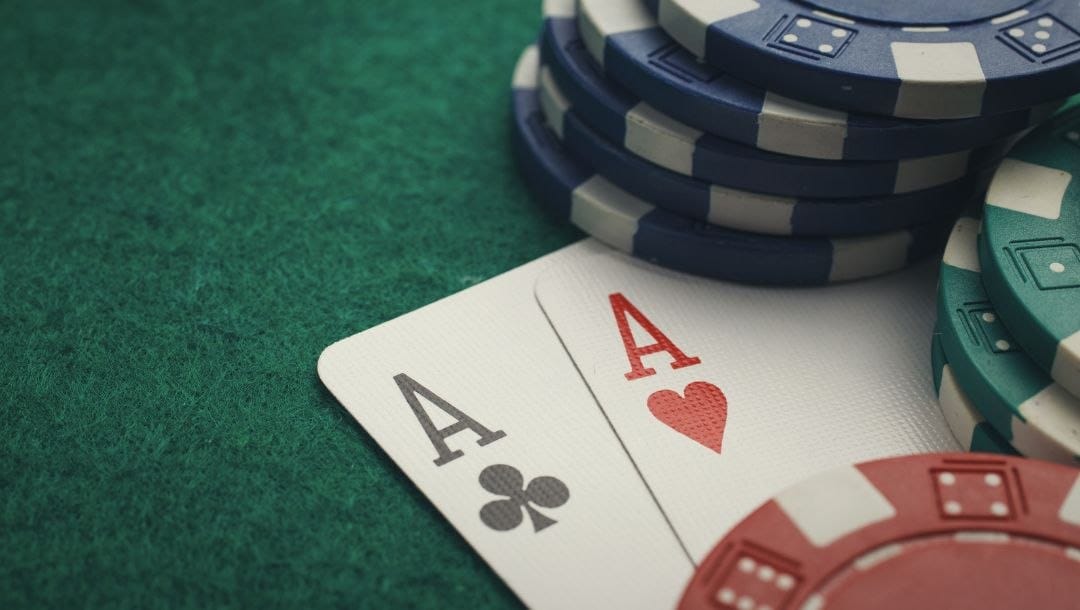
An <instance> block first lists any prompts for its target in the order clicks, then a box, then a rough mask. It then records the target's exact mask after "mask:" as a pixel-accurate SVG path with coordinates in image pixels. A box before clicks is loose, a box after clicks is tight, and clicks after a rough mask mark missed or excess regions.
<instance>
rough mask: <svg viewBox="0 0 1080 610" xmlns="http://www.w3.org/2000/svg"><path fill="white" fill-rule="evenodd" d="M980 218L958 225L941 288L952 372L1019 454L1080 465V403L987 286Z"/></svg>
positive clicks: (942, 320) (942, 319)
mask: <svg viewBox="0 0 1080 610" xmlns="http://www.w3.org/2000/svg"><path fill="white" fill-rule="evenodd" d="M979 224H980V223H979V220H978V219H977V218H973V217H970V216H965V217H961V218H960V219H959V220H957V221H956V225H955V226H954V227H953V231H952V234H951V235H950V236H949V241H948V244H947V245H946V248H945V256H944V259H943V260H942V263H941V279H940V282H939V286H938V322H937V324H938V331H939V332H940V336H941V343H942V347H943V348H944V353H945V357H946V359H947V361H948V363H949V367H950V368H951V369H952V371H953V372H954V374H955V375H956V379H957V382H958V383H959V385H960V386H962V387H963V388H964V390H965V393H966V394H967V396H968V397H969V398H970V399H971V402H972V404H974V405H975V408H976V409H977V410H978V411H979V413H981V414H982V416H983V417H985V418H986V420H987V421H988V422H990V425H992V426H993V427H994V429H995V430H997V431H998V433H999V434H1000V435H1001V436H1002V437H1004V438H1005V439H1006V440H1007V441H1008V442H1009V443H1010V444H1011V445H1012V446H1013V447H1015V448H1016V450H1017V451H1019V452H1020V453H1022V454H1024V455H1026V456H1028V457H1034V458H1040V459H1045V460H1050V461H1055V462H1060V463H1066V464H1080V458H1078V456H1080V399H1077V398H1076V397H1075V396H1073V395H1072V394H1070V393H1069V392H1068V391H1066V390H1065V389H1064V388H1062V387H1061V386H1060V385H1058V384H1057V383H1054V382H1053V380H1052V379H1050V377H1049V376H1048V375H1047V374H1046V373H1045V372H1043V370H1042V369H1040V368H1039V367H1038V366H1037V365H1036V364H1035V363H1034V362H1032V360H1031V358H1030V357H1028V355H1027V354H1026V353H1025V352H1024V351H1023V350H1022V349H1020V346H1019V345H1017V344H1016V342H1015V341H1014V340H1013V335H1011V334H1010V333H1009V331H1008V329H1006V328H1005V325H1004V324H1002V321H1001V318H999V317H998V313H997V310H996V308H995V303H993V302H991V300H990V299H989V298H988V297H987V294H986V291H985V290H984V288H983V276H982V273H981V271H980V265H979V256H978V246H977V240H978V234H979Z"/></svg>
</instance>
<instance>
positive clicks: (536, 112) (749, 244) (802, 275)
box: [512, 46, 949, 285]
mask: <svg viewBox="0 0 1080 610" xmlns="http://www.w3.org/2000/svg"><path fill="white" fill-rule="evenodd" d="M539 71H540V59H539V53H538V51H537V48H536V47H534V46H533V47H529V48H528V49H526V51H525V53H524V54H523V55H522V56H521V58H520V59H519V60H518V65H517V67H516V68H515V70H514V80H513V104H512V105H513V123H514V124H513V128H512V134H513V140H514V148H515V152H516V154H517V158H518V164H519V166H520V167H521V171H522V173H523V174H524V176H525V179H526V181H527V182H528V184H529V186H530V187H531V189H532V190H533V191H534V193H535V195H536V197H537V198H538V199H539V200H540V202H542V203H543V205H544V206H545V207H547V208H548V210H549V211H550V212H551V213H552V214H553V215H554V216H556V217H558V218H559V219H561V220H563V221H569V222H571V223H573V224H574V225H576V226H577V227H578V228H580V229H582V230H584V231H585V232H587V233H589V234H590V235H592V236H593V237H595V238H597V239H599V240H600V241H603V242H605V243H607V244H608V245H610V246H612V247H614V248H617V249H620V250H622V251H624V252H627V253H629V254H632V255H634V256H636V257H639V258H642V259H644V260H647V261H650V262H654V263H657V264H659V265H662V266H665V267H669V268H671V269H675V270H678V271H684V272H687V273H694V274H697V275H703V276H708V277H713V278H718V279H726V280H732V281H738V282H746V283H754V284H779V285H815V284H827V283H830V282H840V281H846V280H854V279H858V278H863V277H869V276H873V275H879V274H883V273H887V272H890V271H894V270H896V269H900V268H902V267H905V266H907V265H908V264H910V263H911V262H912V261H915V260H917V259H919V258H922V257H924V256H926V255H929V254H931V253H934V252H938V251H940V249H941V247H942V245H943V244H944V240H945V238H946V236H947V234H948V230H949V226H948V225H949V223H931V224H926V225H920V226H918V227H913V228H909V229H906V230H902V231H894V232H892V233H886V234H881V235H873V236H867V237H854V238H839V239H825V238H795V237H775V236H765V235H755V234H752V233H744V232H740V231H734V230H731V229H725V228H721V227H718V226H716V225H711V224H707V223H702V222H698V221H694V220H691V219H689V218H686V217H684V216H680V215H678V214H674V213H672V212H669V211H667V210H665V209H662V208H656V207H654V206H652V205H650V204H649V203H646V202H645V201H643V200H641V199H639V198H637V197H635V196H634V195H631V194H630V193H627V192H626V191H624V190H622V189H621V188H619V187H618V186H616V185H614V184H612V183H611V182H609V181H608V180H607V179H606V178H604V177H602V176H600V175H598V174H595V173H594V172H593V171H592V170H591V169H589V168H588V167H587V166H585V165H584V164H582V163H580V162H578V161H577V160H575V159H573V158H571V157H570V156H569V155H568V154H567V153H566V152H565V151H564V150H563V148H562V145H561V143H560V142H559V140H558V138H557V137H556V135H555V134H554V133H553V132H552V131H551V129H550V128H549V127H548V125H547V124H546V123H545V121H544V118H543V114H542V112H541V110H540V103H539V99H538V95H537V83H538V80H539Z"/></svg>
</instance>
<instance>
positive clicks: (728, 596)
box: [716, 587, 735, 606]
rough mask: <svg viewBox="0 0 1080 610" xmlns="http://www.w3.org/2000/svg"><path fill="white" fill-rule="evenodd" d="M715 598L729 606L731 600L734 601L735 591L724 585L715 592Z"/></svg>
mask: <svg viewBox="0 0 1080 610" xmlns="http://www.w3.org/2000/svg"><path fill="white" fill-rule="evenodd" d="M716 599H717V600H719V601H720V603H721V604H727V605H729V606H730V605H731V602H733V601H735V592H734V591H732V590H731V589H729V588H727V587H724V588H723V589H720V591H719V592H718V593H717V594H716Z"/></svg>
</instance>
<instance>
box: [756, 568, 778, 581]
mask: <svg viewBox="0 0 1080 610" xmlns="http://www.w3.org/2000/svg"><path fill="white" fill-rule="evenodd" d="M775 576H776V570H774V569H772V568H771V567H769V566H761V567H760V568H758V571H757V577H758V578H760V579H761V580H763V581H765V582H769V581H770V580H772V579H773V578H774V577H775Z"/></svg>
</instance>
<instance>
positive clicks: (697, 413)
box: [649, 381, 727, 453]
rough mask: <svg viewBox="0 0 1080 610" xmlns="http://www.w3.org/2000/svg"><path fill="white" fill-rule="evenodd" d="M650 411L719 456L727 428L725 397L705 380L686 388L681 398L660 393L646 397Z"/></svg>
mask: <svg viewBox="0 0 1080 610" xmlns="http://www.w3.org/2000/svg"><path fill="white" fill-rule="evenodd" d="M649 412H651V413H652V414H653V417H655V418H656V419H659V420H660V421H662V422H664V423H665V424H666V425H667V426H669V427H670V428H671V429H673V430H675V431H676V432H678V433H679V434H682V435H683V436H687V437H689V438H691V439H693V440H694V441H697V442H698V443H701V444H702V445H704V446H706V447H708V448H709V449H712V450H713V451H715V452H717V453H720V446H721V445H722V444H723V442H724V427H725V426H727V397H726V396H724V393H723V392H721V391H720V388H718V387H716V386H714V385H713V384H711V383H708V382H705V381H695V382H693V383H691V384H690V385H688V386H686V389H685V390H683V396H679V393H678V392H675V391H673V390H659V391H656V392H653V394H652V396H649Z"/></svg>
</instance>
